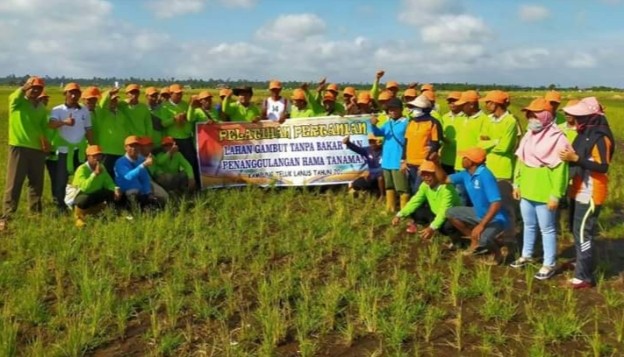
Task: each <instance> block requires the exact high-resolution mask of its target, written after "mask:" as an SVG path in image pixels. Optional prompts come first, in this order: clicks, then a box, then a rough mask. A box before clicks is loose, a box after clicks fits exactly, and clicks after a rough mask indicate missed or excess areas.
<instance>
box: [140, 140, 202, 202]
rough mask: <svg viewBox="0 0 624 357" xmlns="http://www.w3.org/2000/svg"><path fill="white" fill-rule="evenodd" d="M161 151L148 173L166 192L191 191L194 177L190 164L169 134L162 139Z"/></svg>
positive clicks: (193, 188) (193, 186)
mask: <svg viewBox="0 0 624 357" xmlns="http://www.w3.org/2000/svg"><path fill="white" fill-rule="evenodd" d="M161 144H162V152H160V153H158V154H157V155H156V158H155V160H154V165H153V166H152V167H150V174H151V176H152V177H153V178H154V180H155V181H156V182H157V183H158V184H159V185H160V186H162V187H163V188H164V189H165V190H167V192H169V193H173V192H180V193H182V192H192V191H194V190H195V187H196V186H195V178H194V175H193V168H192V167H191V164H189V162H188V161H186V159H185V158H184V156H182V154H180V152H179V151H178V147H177V146H176V144H175V140H173V138H172V137H170V136H165V137H164V138H163V139H162V142H161Z"/></svg>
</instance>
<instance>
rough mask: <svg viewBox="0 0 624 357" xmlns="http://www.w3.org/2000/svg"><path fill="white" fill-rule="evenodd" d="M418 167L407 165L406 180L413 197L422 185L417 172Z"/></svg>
mask: <svg viewBox="0 0 624 357" xmlns="http://www.w3.org/2000/svg"><path fill="white" fill-rule="evenodd" d="M419 167H420V166H416V165H410V164H407V180H408V181H409V186H410V194H411V195H412V196H413V195H414V194H416V192H417V191H418V187H420V184H421V183H422V178H421V177H420V173H419V172H418V168H419Z"/></svg>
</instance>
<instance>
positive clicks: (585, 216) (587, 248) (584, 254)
mask: <svg viewBox="0 0 624 357" xmlns="http://www.w3.org/2000/svg"><path fill="white" fill-rule="evenodd" d="M572 206H573V212H574V213H573V214H574V216H573V223H572V233H573V234H574V245H575V246H576V268H575V270H574V277H575V278H577V279H580V280H583V281H586V282H590V283H592V284H595V283H596V281H595V279H594V258H593V253H594V252H593V251H594V239H595V238H596V232H597V230H598V215H599V214H600V209H601V208H602V206H593V205H590V204H585V203H580V202H577V201H572Z"/></svg>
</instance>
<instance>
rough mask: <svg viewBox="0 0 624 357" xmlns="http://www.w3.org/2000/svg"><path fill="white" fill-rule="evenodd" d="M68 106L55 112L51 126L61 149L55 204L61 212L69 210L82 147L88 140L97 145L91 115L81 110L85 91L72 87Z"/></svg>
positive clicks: (67, 95) (66, 91) (68, 90)
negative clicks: (67, 194) (71, 179)
mask: <svg viewBox="0 0 624 357" xmlns="http://www.w3.org/2000/svg"><path fill="white" fill-rule="evenodd" d="M63 93H64V95H65V103H64V104H61V105H57V106H56V107H54V108H53V109H52V113H51V114H50V122H49V124H48V126H49V127H50V128H51V129H56V130H57V135H55V137H54V139H55V142H54V143H53V144H54V146H55V147H56V148H57V152H58V161H57V169H56V186H55V187H54V201H55V203H56V205H57V207H58V208H59V209H60V210H65V209H67V206H66V205H65V188H66V186H67V181H68V179H69V175H71V174H73V173H74V170H75V169H76V167H77V166H78V165H80V160H79V157H80V156H81V155H82V153H81V152H79V150H80V149H79V146H80V144H81V143H82V142H83V141H84V140H85V138H86V139H87V142H88V143H89V144H90V145H93V144H94V140H93V132H92V130H91V113H90V112H89V109H88V108H87V107H85V106H81V105H80V104H79V103H78V102H79V100H80V97H81V94H82V91H81V90H80V86H79V85H78V84H77V83H69V84H67V85H66V86H65V88H64V91H63Z"/></svg>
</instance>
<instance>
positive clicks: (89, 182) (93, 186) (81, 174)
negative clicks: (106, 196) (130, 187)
mask: <svg viewBox="0 0 624 357" xmlns="http://www.w3.org/2000/svg"><path fill="white" fill-rule="evenodd" d="M100 165H101V164H100ZM72 185H73V186H75V187H78V188H79V189H80V192H84V193H87V194H89V193H94V192H97V191H100V190H103V189H106V190H110V191H113V190H115V182H114V181H113V178H112V177H111V176H110V175H109V174H108V172H107V171H106V170H105V169H104V168H103V167H102V172H101V173H100V174H99V175H96V174H94V173H93V170H91V167H90V166H89V163H88V162H85V163H84V164H82V165H80V166H78V169H76V173H75V174H74V180H73V181H72Z"/></svg>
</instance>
